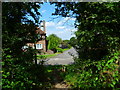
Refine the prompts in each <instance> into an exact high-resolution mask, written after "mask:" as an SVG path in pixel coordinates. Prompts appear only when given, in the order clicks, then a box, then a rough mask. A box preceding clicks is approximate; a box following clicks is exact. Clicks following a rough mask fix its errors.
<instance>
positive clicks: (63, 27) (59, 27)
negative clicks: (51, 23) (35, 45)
mask: <svg viewBox="0 0 120 90" xmlns="http://www.w3.org/2000/svg"><path fill="white" fill-rule="evenodd" d="M65 28H66V27H65V26H58V27H56V29H65Z"/></svg>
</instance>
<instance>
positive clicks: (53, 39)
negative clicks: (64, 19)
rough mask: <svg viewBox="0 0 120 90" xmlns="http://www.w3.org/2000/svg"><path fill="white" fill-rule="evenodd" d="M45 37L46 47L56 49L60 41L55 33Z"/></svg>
mask: <svg viewBox="0 0 120 90" xmlns="http://www.w3.org/2000/svg"><path fill="white" fill-rule="evenodd" d="M47 39H48V40H49V43H48V49H56V48H57V47H58V46H59V45H60V43H61V41H62V40H61V38H59V37H58V36H57V35H55V34H51V35H49V36H48V38H47Z"/></svg>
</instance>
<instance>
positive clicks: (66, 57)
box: [45, 48, 78, 65]
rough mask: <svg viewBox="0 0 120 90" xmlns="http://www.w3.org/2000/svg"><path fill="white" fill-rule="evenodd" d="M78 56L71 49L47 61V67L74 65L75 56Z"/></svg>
mask: <svg viewBox="0 0 120 90" xmlns="http://www.w3.org/2000/svg"><path fill="white" fill-rule="evenodd" d="M72 55H73V56H76V57H77V56H78V55H77V52H76V50H75V49H74V48H71V49H69V50H67V51H65V52H63V53H62V54H59V55H57V56H55V57H52V58H49V59H46V62H45V65H68V64H72V63H74V60H73V56H72Z"/></svg>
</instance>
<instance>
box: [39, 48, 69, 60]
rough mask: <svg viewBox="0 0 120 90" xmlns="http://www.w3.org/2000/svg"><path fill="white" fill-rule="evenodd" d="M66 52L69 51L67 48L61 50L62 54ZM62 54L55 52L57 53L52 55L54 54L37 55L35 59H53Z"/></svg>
mask: <svg viewBox="0 0 120 90" xmlns="http://www.w3.org/2000/svg"><path fill="white" fill-rule="evenodd" d="M66 50H69V48H66V49H62V52H64V51H66ZM62 52H57V53H54V54H45V55H37V59H46V58H50V57H54V56H57V55H58V54H60V53H62Z"/></svg>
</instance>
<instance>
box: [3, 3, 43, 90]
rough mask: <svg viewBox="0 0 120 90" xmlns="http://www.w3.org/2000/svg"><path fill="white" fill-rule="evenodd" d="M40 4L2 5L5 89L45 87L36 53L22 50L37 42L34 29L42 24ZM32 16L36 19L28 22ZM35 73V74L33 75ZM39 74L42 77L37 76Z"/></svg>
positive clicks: (41, 66)
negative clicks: (27, 45)
mask: <svg viewBox="0 0 120 90" xmlns="http://www.w3.org/2000/svg"><path fill="white" fill-rule="evenodd" d="M40 4H41V3H30V2H28V3H25V2H19V3H14V2H7V3H5V2H4V3H2V9H3V10H2V11H3V12H2V21H3V22H2V29H3V32H2V38H4V39H3V45H2V48H3V49H2V51H3V52H2V53H3V54H2V64H3V66H2V69H3V71H2V72H3V73H2V76H3V78H2V88H4V89H20V90H21V89H37V88H41V87H44V80H43V78H45V75H44V66H43V65H35V64H34V63H33V60H34V59H35V52H36V50H34V49H32V48H28V50H27V51H26V52H23V50H22V47H23V46H24V45H25V44H26V43H28V42H36V40H37V39H36V36H37V35H36V33H35V27H36V25H38V23H39V19H38V18H39V17H40V13H39V12H38V9H39V8H40ZM27 16H31V18H33V19H31V20H30V19H29V18H28V17H27ZM33 71H34V72H33ZM38 73H39V74H38Z"/></svg>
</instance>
